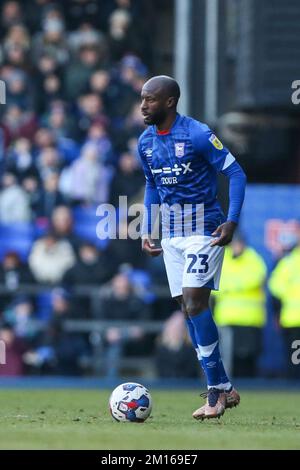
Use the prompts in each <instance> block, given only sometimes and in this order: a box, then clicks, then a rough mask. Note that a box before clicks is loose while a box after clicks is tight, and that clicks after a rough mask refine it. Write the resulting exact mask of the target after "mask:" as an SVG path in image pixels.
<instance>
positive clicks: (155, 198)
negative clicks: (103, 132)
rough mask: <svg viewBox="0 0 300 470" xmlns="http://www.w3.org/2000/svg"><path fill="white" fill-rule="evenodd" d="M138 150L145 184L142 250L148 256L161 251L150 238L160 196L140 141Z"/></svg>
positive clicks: (156, 254)
mask: <svg viewBox="0 0 300 470" xmlns="http://www.w3.org/2000/svg"><path fill="white" fill-rule="evenodd" d="M138 151H139V155H140V159H141V162H142V167H143V170H144V174H145V178H146V185H145V195H144V217H143V224H142V230H141V235H142V250H143V251H144V252H145V253H147V254H148V255H150V256H153V257H154V256H159V255H160V254H161V252H162V249H161V248H158V247H156V245H155V241H154V240H153V239H152V236H151V235H152V233H153V227H154V224H155V220H154V218H155V216H156V217H157V215H158V214H157V212H158V211H159V206H160V197H159V194H158V191H157V187H156V184H155V181H154V178H153V175H152V172H151V169H150V167H149V165H148V162H147V159H146V157H145V155H144V152H143V150H142V147H141V142H140V140H139V143H138Z"/></svg>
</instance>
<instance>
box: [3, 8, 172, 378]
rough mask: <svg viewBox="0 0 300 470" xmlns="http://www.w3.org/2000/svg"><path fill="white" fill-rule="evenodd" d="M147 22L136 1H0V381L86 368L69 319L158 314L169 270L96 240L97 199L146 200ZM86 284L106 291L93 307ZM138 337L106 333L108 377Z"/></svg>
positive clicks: (126, 245) (127, 247) (135, 244)
mask: <svg viewBox="0 0 300 470" xmlns="http://www.w3.org/2000/svg"><path fill="white" fill-rule="evenodd" d="M152 14H153V12H152V9H151V2H146V1H136V0H105V1H97V0H67V1H64V2H56V3H54V2H52V1H49V0H25V1H22V2H21V1H14V0H7V1H4V2H1V19H0V23H1V28H0V35H1V46H0V79H1V80H3V81H4V82H5V84H6V105H5V106H1V107H0V162H1V165H0V170H1V189H0V242H1V249H0V252H1V253H0V255H1V266H0V278H1V281H2V282H1V285H2V290H1V295H0V308H1V310H0V339H1V338H5V339H6V343H7V354H8V355H9V361H7V366H5V367H1V368H0V374H4V375H7V374H21V373H24V372H30V373H33V372H36V371H37V372H38V373H42V372H47V373H66V374H77V373H82V371H84V367H87V366H86V364H89V361H88V360H87V358H88V357H89V356H90V355H91V344H90V343H91V342H90V341H89V336H88V335H81V334H78V333H72V334H71V333H66V332H65V331H64V328H63V322H64V320H65V319H70V318H71V319H74V318H77V319H78V318H85V319H89V318H95V316H96V317H97V318H106V319H107V318H112V319H124V320H126V319H131V320H134V319H143V318H148V319H151V318H152V312H153V301H154V300H155V297H154V295H153V294H152V293H151V285H152V280H151V269H152V271H153V272H154V273H155V275H156V274H157V272H159V273H160V277H163V275H162V272H163V267H162V266H161V265H159V266H158V267H157V265H154V266H153V267H151V266H150V270H149V269H146V268H149V267H148V266H146V263H147V262H148V261H147V260H146V259H145V257H144V255H143V254H142V253H141V250H140V242H139V241H138V240H129V239H122V240H111V241H108V240H106V241H101V240H98V239H97V235H96V225H97V217H96V208H97V206H98V205H99V204H101V203H111V204H113V205H114V206H115V207H118V203H119V202H118V201H119V199H118V198H119V195H122V196H127V197H128V204H130V203H131V202H136V201H141V200H142V194H143V187H144V176H143V172H142V171H141V167H140V162H139V158H138V155H137V149H136V143H137V138H138V136H139V135H140V133H141V132H142V131H143V130H144V124H143V119H142V116H141V113H140V92H141V88H142V86H143V84H144V82H145V81H146V79H147V78H148V77H149V76H150V75H151V68H152V65H153V64H152V48H151V47H152V46H151V41H149V35H150V34H151V32H153V27H154V26H153V22H152ZM119 230H122V231H124V230H125V231H126V230H127V222H126V220H125V221H121V223H120V227H119ZM154 277H155V276H154ZM160 281H161V279H160ZM164 281H165V278H164ZM24 285H26V286H28V285H30V286H36V287H37V290H36V292H34V291H32V289H29V290H28V289H25V290H24V287H23V286H24ZM78 286H81V287H87V288H95V289H99V291H100V289H101V287H103V286H107V289H106V291H105V295H104V296H101V295H100V294H99V298H97V297H96V302H95V301H94V302H93V308H92V306H91V299H90V296H89V295H87V294H86V295H85V294H82V295H81V296H79V295H77V291H76V288H77V287H78ZM42 287H43V289H42V290H41V288H42ZM85 292H86V291H85ZM102 297H103V299H102ZM101 299H102V300H101ZM95 305H96V308H95ZM142 338H144V332H143V331H140V330H139V329H133V330H129V331H125V333H124V332H123V331H120V330H118V329H114V328H112V329H109V330H108V331H107V332H106V333H105V334H104V337H103V344H104V346H105V348H104V359H103V360H104V363H103V364H104V365H103V368H104V369H106V370H107V372H108V373H109V371H110V370H111V373H113V371H114V368H113V366H112V367H109V366H108V365H107V364H109V363H110V362H111V363H113V359H112V358H113V357H116V351H121V350H122V348H124V345H125V343H128V342H129V340H130V339H132V341H133V343H138V342H139V341H141V340H142ZM106 349H107V351H106ZM105 357H106V359H105ZM107 358H108V359H107ZM105 361H106V362H105ZM87 368H88V367H87Z"/></svg>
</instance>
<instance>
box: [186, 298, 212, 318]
mask: <svg viewBox="0 0 300 470" xmlns="http://www.w3.org/2000/svg"><path fill="white" fill-rule="evenodd" d="M185 308H186V313H187V314H188V316H189V317H194V316H195V315H199V314H200V313H202V312H204V311H205V310H207V308H208V305H207V303H206V302H203V301H202V300H191V301H187V302H186V303H185Z"/></svg>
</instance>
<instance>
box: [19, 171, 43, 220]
mask: <svg viewBox="0 0 300 470" xmlns="http://www.w3.org/2000/svg"><path fill="white" fill-rule="evenodd" d="M22 187H23V189H24V190H25V192H26V194H27V198H28V201H29V205H30V208H31V212H32V215H33V216H36V215H37V213H38V209H39V204H40V199H41V191H40V188H39V181H38V179H37V178H36V177H35V176H27V177H25V178H24V179H23V181H22Z"/></svg>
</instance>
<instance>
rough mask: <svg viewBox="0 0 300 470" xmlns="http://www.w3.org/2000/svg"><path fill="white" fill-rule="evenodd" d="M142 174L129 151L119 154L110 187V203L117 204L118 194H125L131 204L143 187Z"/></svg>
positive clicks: (116, 205) (143, 179)
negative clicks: (117, 166)
mask: <svg viewBox="0 0 300 470" xmlns="http://www.w3.org/2000/svg"><path fill="white" fill-rule="evenodd" d="M144 181H145V178H144V175H143V172H142V171H141V169H140V167H139V166H138V164H137V160H136V158H135V156H134V155H132V154H131V153H130V152H124V153H122V155H121V156H120V160H119V168H118V171H117V172H116V174H115V176H114V177H113V179H112V182H111V187H110V193H111V194H110V203H111V204H112V205H113V206H114V207H118V206H119V196H127V198H128V204H132V203H133V202H135V201H133V199H134V198H135V197H136V196H137V194H138V193H139V191H140V190H141V188H143V187H144Z"/></svg>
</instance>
